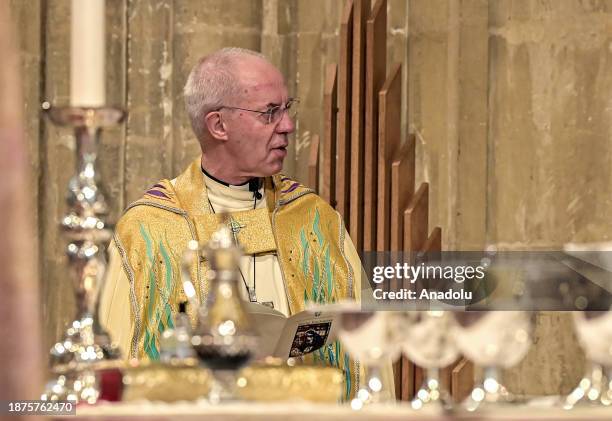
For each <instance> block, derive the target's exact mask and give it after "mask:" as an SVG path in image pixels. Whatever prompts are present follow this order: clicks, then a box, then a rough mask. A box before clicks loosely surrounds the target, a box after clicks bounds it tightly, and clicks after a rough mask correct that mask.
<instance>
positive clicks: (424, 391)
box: [402, 311, 459, 410]
mask: <svg viewBox="0 0 612 421" xmlns="http://www.w3.org/2000/svg"><path fill="white" fill-rule="evenodd" d="M414 314H415V316H414V318H413V320H412V323H410V324H409V325H408V327H407V331H406V332H407V336H406V339H405V340H404V341H403V342H402V350H403V351H404V353H405V354H406V356H407V357H408V358H410V359H411V360H412V361H413V362H414V363H415V364H417V365H418V366H420V367H422V368H424V369H425V370H426V375H425V380H424V381H423V385H422V386H421V388H420V389H419V391H418V392H417V393H416V395H415V397H414V399H413V400H412V403H411V405H412V408H413V409H421V408H423V407H426V406H427V407H433V408H437V409H440V410H448V409H450V406H451V400H450V395H449V393H448V391H446V390H444V389H443V388H442V387H441V384H440V369H441V368H443V367H446V366H448V365H450V364H451V363H453V362H454V361H455V360H457V358H458V357H459V349H458V348H457V345H456V344H455V341H454V340H453V338H452V333H451V330H452V327H453V326H454V324H455V320H454V319H453V317H452V316H451V314H449V313H448V312H446V311H423V312H418V313H414Z"/></svg>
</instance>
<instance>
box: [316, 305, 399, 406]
mask: <svg viewBox="0 0 612 421" xmlns="http://www.w3.org/2000/svg"><path fill="white" fill-rule="evenodd" d="M315 310H325V311H328V312H333V313H336V314H338V319H337V320H338V338H339V339H340V341H341V342H342V344H343V345H344V346H345V347H346V350H347V352H348V353H349V355H351V357H353V358H355V359H357V360H358V361H359V362H360V363H361V364H363V365H364V366H365V370H364V371H365V376H360V379H359V389H358V391H357V394H356V397H355V398H354V399H353V400H352V401H351V407H352V408H353V409H361V407H363V405H364V404H366V405H369V404H391V403H394V402H395V391H394V390H392V389H391V388H390V387H389V384H388V382H387V381H385V380H386V377H387V376H385V375H384V373H383V371H385V369H386V368H387V367H386V366H387V365H388V366H389V367H388V368H390V366H391V363H392V362H393V361H394V360H396V359H397V358H398V357H399V355H400V352H401V350H400V343H401V340H402V336H401V334H402V329H401V328H400V327H401V326H402V325H403V316H402V315H401V314H400V313H396V312H391V311H379V312H374V311H361V305H360V304H359V303H355V302H347V303H337V304H332V305H328V306H324V307H323V306H320V307H317V308H316V309H313V311H315ZM388 374H389V375H390V373H388Z"/></svg>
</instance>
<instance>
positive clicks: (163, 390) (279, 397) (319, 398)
mask: <svg viewBox="0 0 612 421" xmlns="http://www.w3.org/2000/svg"><path fill="white" fill-rule="evenodd" d="M123 371H124V375H123V387H124V389H123V395H122V400H123V401H137V400H147V401H162V402H178V401H190V400H197V399H202V398H205V397H206V395H207V394H208V392H209V390H210V385H211V381H212V374H211V372H210V371H209V370H207V369H206V368H203V367H200V366H199V365H198V363H197V361H196V360H189V361H187V362H185V363H181V364H161V363H145V364H140V363H139V364H134V365H132V366H128V367H126V368H124V370H123ZM343 393H344V376H343V374H342V372H341V371H340V370H338V369H336V368H333V367H319V366H312V365H295V366H290V365H287V364H284V363H281V362H280V361H278V360H267V361H265V362H261V363H255V364H253V365H250V366H248V367H246V368H244V369H242V370H241V371H239V372H238V373H237V376H236V395H237V397H238V398H239V399H241V400H246V401H267V402H270V401H288V400H305V401H311V402H321V403H336V402H339V401H340V399H341V398H342V396H343Z"/></svg>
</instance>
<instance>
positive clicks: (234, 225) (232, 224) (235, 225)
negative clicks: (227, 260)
mask: <svg viewBox="0 0 612 421" xmlns="http://www.w3.org/2000/svg"><path fill="white" fill-rule="evenodd" d="M227 226H228V228H229V229H230V231H231V232H232V235H233V236H234V242H235V243H236V244H238V233H239V232H240V230H241V229H242V228H245V227H246V225H243V224H241V223H240V222H238V221H236V220H235V219H234V218H233V217H232V216H230V218H229V222H228V223H227Z"/></svg>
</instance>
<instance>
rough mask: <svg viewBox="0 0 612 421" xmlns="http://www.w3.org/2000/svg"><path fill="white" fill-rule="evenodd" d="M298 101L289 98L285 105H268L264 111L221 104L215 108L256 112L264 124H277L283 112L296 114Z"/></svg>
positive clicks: (291, 115)
mask: <svg viewBox="0 0 612 421" xmlns="http://www.w3.org/2000/svg"><path fill="white" fill-rule="evenodd" d="M299 102H300V100H299V99H297V98H290V99H289V100H288V101H287V102H286V103H285V105H273V106H270V107H268V109H267V110H266V111H258V110H249V109H248V108H240V107H229V106H226V105H223V106H221V107H219V108H217V111H219V110H221V109H223V108H227V109H230V110H240V111H248V112H251V113H257V114H259V116H260V117H261V118H262V119H263V120H264V121H265V123H266V124H277V123H278V122H279V121H280V120H281V118H283V114H284V113H285V112H287V114H288V115H289V117H291V118H294V117H295V116H296V115H297V108H298V107H297V106H298V103H299Z"/></svg>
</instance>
